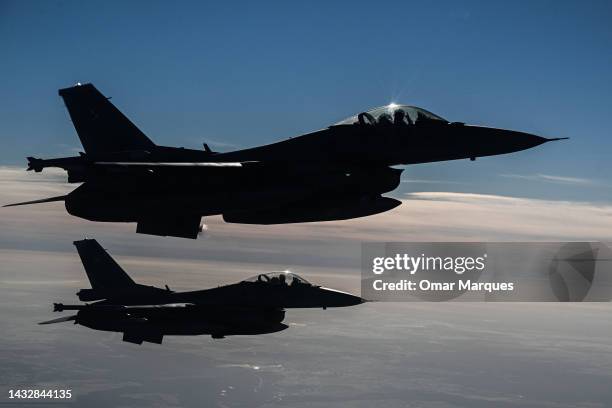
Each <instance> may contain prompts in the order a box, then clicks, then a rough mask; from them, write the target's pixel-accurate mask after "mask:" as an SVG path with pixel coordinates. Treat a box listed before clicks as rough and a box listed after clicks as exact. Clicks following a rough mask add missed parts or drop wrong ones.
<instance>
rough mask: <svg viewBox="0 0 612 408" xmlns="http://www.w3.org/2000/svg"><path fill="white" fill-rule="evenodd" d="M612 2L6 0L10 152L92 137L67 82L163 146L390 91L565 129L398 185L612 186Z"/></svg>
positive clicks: (420, 171)
mask: <svg viewBox="0 0 612 408" xmlns="http://www.w3.org/2000/svg"><path fill="white" fill-rule="evenodd" d="M611 15H612V6H611V5H610V3H609V2H605V1H603V2H589V4H588V7H587V6H585V5H584V4H581V3H579V2H557V1H535V2H530V3H529V4H525V3H508V2H485V1H481V2H479V1H476V2H455V1H451V2H444V1H437V2H393V1H389V2H386V3H385V4H384V6H378V5H374V4H372V3H371V2H361V3H360V2H355V1H352V2H326V3H322V2H320V3H317V4H311V3H300V4H292V3H287V2H263V3H262V2H258V3H251V2H229V3H222V2H216V3H206V2H180V3H179V5H177V6H174V5H171V4H168V3H167V2H129V3H124V2H104V6H103V7H101V6H100V3H99V2H95V1H92V2H70V1H44V2H13V1H2V2H0V50H1V51H2V56H3V58H2V59H3V63H2V64H1V65H0V77H1V78H4V80H2V81H0V92H1V93H2V95H3V96H4V100H5V102H4V103H3V104H2V109H0V123H2V126H1V127H0V137H1V138H2V140H3V141H4V142H5V143H4V146H3V149H2V150H1V151H0V163H2V164H7V165H18V166H24V164H25V157H26V156H30V155H34V156H37V157H54V156H63V155H74V154H76V152H77V151H79V150H80V149H81V147H80V145H79V142H78V138H77V137H76V133H75V132H74V129H73V128H72V125H71V123H70V121H69V118H68V114H67V112H66V111H65V109H64V106H63V103H62V102H61V99H60V98H59V96H58V95H57V90H58V89H59V88H63V87H67V86H71V85H73V84H75V83H76V82H92V83H94V84H95V85H96V86H97V87H98V89H100V90H101V91H102V92H103V93H104V94H105V95H107V96H111V97H113V102H114V103H115V104H116V105H117V106H118V107H119V108H120V109H121V110H122V111H123V112H124V113H125V114H126V115H127V116H128V117H130V118H131V119H132V120H133V121H134V122H135V123H136V124H137V125H138V126H139V127H140V128H141V129H142V130H143V131H144V132H145V133H146V134H147V135H148V136H149V137H151V138H152V139H153V140H154V141H156V142H157V143H159V144H164V145H170V146H184V147H192V148H201V146H202V143H203V142H208V143H209V144H210V145H211V146H213V147H214V148H216V149H218V150H221V151H228V150H233V149H236V148H243V147H250V146H256V145H259V144H262V143H268V142H273V141H276V140H281V139H284V138H288V137H291V136H296V135H298V134H302V133H306V132H309V131H314V130H317V129H320V128H322V127H325V126H327V125H329V124H332V123H335V122H337V121H339V120H341V119H343V118H345V117H348V116H351V115H353V114H356V113H358V112H361V111H364V110H367V109H369V108H372V107H375V106H380V105H385V104H387V103H389V102H398V103H405V104H409V105H416V106H421V107H423V108H426V109H428V110H430V111H432V112H434V113H437V114H439V115H441V116H442V117H445V118H447V119H448V120H451V121H461V122H466V123H472V124H483V125H488V126H494V127H502V128H508V129H515V130H523V131H527V132H532V133H536V134H540V135H543V136H547V137H570V138H571V139H570V140H569V141H564V142H558V143H554V144H552V143H551V144H547V145H543V146H540V147H538V148H536V149H532V150H529V151H526V152H521V153H517V154H512V155H507V156H501V157H493V158H482V159H478V160H477V161H476V162H474V163H470V162H468V161H467V160H462V161H455V162H450V163H444V164H442V163H437V164H425V165H417V166H410V167H409V168H408V169H407V171H406V172H405V173H404V178H405V182H404V183H403V184H402V187H401V189H400V192H408V191H432V190H433V191H455V192H474V193H493V194H501V195H512V196H523V197H539V198H553V199H570V200H577V199H578V200H587V201H610V199H611V198H612V185H610V182H609V180H608V177H606V175H607V174H610V171H611V170H612V164H611V162H610V160H608V158H609V151H610V148H611V147H612V142H611V138H610V135H611V134H612V131H611V130H612V125H611V124H610V121H609V120H608V118H609V117H610V114H612V81H610V80H609V75H610V74H609V73H610V69H611V68H612V53H611V52H610V45H609V44H610V43H611V42H612V29H611V28H610V25H609V21H610V16H611Z"/></svg>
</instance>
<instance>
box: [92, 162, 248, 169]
mask: <svg viewBox="0 0 612 408" xmlns="http://www.w3.org/2000/svg"><path fill="white" fill-rule="evenodd" d="M250 163H256V162H253V161H249V162H189V163H187V162H173V163H171V162H101V161H100V162H95V163H94V166H97V167H128V168H129V167H134V168H142V167H144V168H150V169H155V168H165V167H192V168H196V167H244V166H245V165H248V164H250Z"/></svg>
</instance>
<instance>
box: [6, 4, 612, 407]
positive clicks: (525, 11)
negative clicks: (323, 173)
mask: <svg viewBox="0 0 612 408" xmlns="http://www.w3.org/2000/svg"><path fill="white" fill-rule="evenodd" d="M611 17H612V5H611V4H610V3H609V2H595V1H593V2H589V3H588V4H584V3H579V2H553V1H534V2H489V1H473V2H454V1H453V2H450V1H449V2H444V1H438V2H424V1H421V2H392V1H389V2H385V3H384V4H382V5H381V4H375V3H373V2H356V1H352V2H326V3H323V2H320V3H318V4H317V3H312V2H299V3H290V2H258V3H252V2H244V3H242V2H237V1H235V2H225V3H223V2H215V3H205V2H188V1H184V2H178V3H174V2H173V3H169V2H113V1H110V2H94V1H92V2H76V1H74V2H70V1H38V2H37V1H31V2H17V1H3V0H0V51H1V54H0V55H2V63H0V78H2V79H1V80H0V95H2V96H3V102H1V103H0V140H1V141H2V142H3V145H2V149H0V193H1V194H0V197H1V202H0V204H6V203H11V202H17V201H25V200H31V199H37V198H43V197H49V196H55V195H61V194H65V193H66V192H68V191H70V190H72V189H73V188H74V185H68V184H67V183H66V178H65V174H64V173H63V172H62V171H54V170H53V169H45V171H44V172H43V173H30V172H25V171H24V169H25V157H26V156H30V155H33V156H37V157H45V158H49V157H55V156H64V155H74V154H77V152H78V151H79V150H80V149H81V147H80V145H79V142H78V138H77V136H76V133H75V131H74V129H73V127H72V124H71V123H70V121H69V118H68V114H67V112H66V110H65V108H64V106H63V103H62V101H61V99H60V98H59V96H58V95H57V90H58V89H59V88H63V87H67V86H71V85H73V84H74V83H76V82H92V83H94V84H95V85H96V87H98V89H99V90H101V91H102V92H103V93H104V94H105V95H107V96H112V97H113V99H112V101H113V103H114V104H115V105H116V106H117V107H118V108H119V109H121V110H122V112H124V113H125V114H126V115H127V116H128V117H129V118H130V119H132V120H133V121H134V122H135V123H136V124H137V125H138V126H139V127H140V128H141V130H143V131H144V132H145V133H146V134H147V135H148V136H149V137H151V138H152V139H153V140H154V141H155V142H156V143H158V144H162V145H169V146H185V147H191V148H201V146H202V143H203V142H207V143H209V144H210V145H211V146H212V147H213V148H215V149H217V150H220V151H229V150H233V149H238V148H244V147H249V146H255V145H259V144H263V143H269V142H273V141H276V140H280V139H283V138H287V137H291V136H295V135H299V134H302V133H306V132H309V131H313V130H317V129H320V128H322V127H325V126H327V125H329V124H331V123H334V122H337V121H339V120H341V119H343V118H345V117H348V116H351V115H354V114H355V113H358V112H360V111H364V110H367V109H369V108H371V107H374V106H380V105H384V104H387V103H389V102H397V103H405V104H410V105H416V106H421V107H423V108H425V109H427V110H430V111H432V112H434V113H436V114H439V115H441V116H442V117H445V118H447V119H448V120H451V121H462V122H466V123H471V124H482V125H488V126H494V127H502V128H509V129H514V130H522V131H527V132H532V133H536V134H540V135H543V136H548V137H570V140H568V141H563V142H555V143H547V144H545V145H542V146H539V147H537V148H534V149H530V150H528V151H524V152H519V153H516V154H511V155H505V156H497V157H491V158H479V159H478V160H476V161H475V162H470V161H468V160H462V161H455V162H449V163H433V164H424V165H416V166H408V167H406V170H405V171H404V173H403V180H402V183H401V186H400V188H398V189H397V190H396V191H395V192H394V193H393V195H394V196H395V197H397V198H399V199H401V200H402V205H401V206H399V207H398V208H396V209H394V210H392V211H389V212H387V213H383V214H378V215H375V216H371V217H367V218H362V219H356V220H349V221H338V222H330V223H313V224H293V225H285V226H250V225H238V224H225V223H223V221H222V220H221V219H220V218H219V217H207V218H206V219H205V220H204V222H205V224H206V226H207V229H206V231H205V232H204V234H203V235H202V236H200V237H199V239H198V240H186V239H179V238H160V237H154V236H146V235H140V234H135V233H134V230H135V225H133V224H104V223H93V222H89V221H85V220H81V219H78V218H75V217H71V216H69V215H68V214H66V212H65V209H64V208H63V205H62V203H48V204H41V205H38V206H24V207H14V208H0V333H2V336H0V393H1V394H0V402H4V401H5V399H3V398H5V395H6V390H7V389H9V388H12V387H24V386H38V387H55V388H72V389H73V390H74V393H75V395H76V396H77V398H78V399H77V402H76V404H77V405H74V404H73V405H71V406H81V405H83V406H91V407H103V406H109V405H112V406H130V407H131V406H143V407H144V406H146V407H151V406H164V407H166V406H171V407H175V406H176V407H178V406H217V407H227V406H249V407H250V406H261V407H274V406H281V405H282V406H286V405H287V404H290V405H292V406H297V407H330V406H338V407H346V406H354V407H369V406H372V405H376V406H381V407H398V406H406V405H407V403H411V404H413V405H414V406H422V407H432V408H433V407H435V408H446V407H480V406H482V407H488V406H491V405H495V406H501V407H526V406H529V407H588V408H592V407H606V406H610V405H612V392H610V389H609V386H608V384H610V381H611V380H612V378H611V374H610V373H612V361H611V360H610V355H611V351H612V350H611V349H610V338H611V337H612V326H610V324H609V320H610V312H611V307H610V306H609V304H598V303H595V304H558V303H553V304H543V303H533V304H532V303H526V304H518V303H511V304H490V303H486V304H467V303H466V304H460V305H457V304H450V303H440V304H430V303H412V302H411V303H366V304H364V305H359V306H357V307H354V308H345V309H337V310H332V309H328V310H325V311H323V310H291V311H288V312H287V318H286V321H285V323H287V324H288V325H289V329H287V330H285V331H283V332H280V333H275V334H271V335H264V336H245V337H233V338H228V339H224V340H221V341H217V340H212V339H210V338H209V337H204V336H199V337H168V338H165V339H164V343H163V344H162V345H154V344H144V345H142V346H136V345H133V344H128V343H124V342H122V341H121V336H120V335H118V334H115V333H105V332H96V331H93V330H89V329H86V328H84V327H81V326H78V325H72V324H56V325H48V326H39V325H37V324H36V323H37V322H40V321H44V320H49V319H51V318H54V317H57V314H54V313H52V311H51V308H52V306H51V304H52V303H53V302H65V303H70V302H73V301H76V297H75V293H76V291H77V290H78V289H80V288H85V287H87V285H88V282H87V280H86V278H85V274H84V272H83V269H82V266H81V263H80V261H79V258H78V256H77V254H76V251H75V248H74V246H73V245H72V241H74V240H78V239H82V238H83V237H85V236H87V237H90V238H96V239H98V240H99V241H100V242H101V244H102V245H103V246H104V247H105V248H107V249H108V250H109V251H110V253H111V254H112V255H113V256H114V257H115V258H116V259H117V260H118V262H119V263H120V264H121V265H122V266H124V268H125V269H126V270H127V271H128V273H129V274H130V276H132V277H133V278H134V280H136V281H137V282H139V283H143V284H149V285H156V286H163V285H164V284H168V285H169V286H170V287H171V288H172V289H175V290H190V289H199V288H207V287H214V286H216V285H221V284H225V283H231V282H235V281H239V280H241V279H244V278H248V277H249V276H252V275H256V274H258V273H262V272H268V271H271V270H285V269H290V270H292V271H293V272H296V273H298V274H300V275H302V276H304V277H305V278H306V279H308V280H309V281H312V282H314V283H317V284H322V285H325V286H329V287H332V288H336V289H340V290H345V291H350V292H354V293H358V292H359V285H360V270H359V269H360V261H361V259H360V246H361V243H362V242H371V241H379V242H384V241H581V240H585V241H604V242H612V217H611V215H612V182H610V180H609V176H608V175H609V174H610V171H611V170H612V164H611V161H610V160H609V157H610V154H609V153H610V148H611V147H612V141H611V140H612V139H610V135H611V134H612V132H611V130H612V124H611V122H610V120H609V118H610V117H611V114H612V92H611V91H612V89H611V88H612V85H611V81H610V72H612V70H611V69H610V68H612V52H610V44H612V28H610V24H609V22H610V20H611Z"/></svg>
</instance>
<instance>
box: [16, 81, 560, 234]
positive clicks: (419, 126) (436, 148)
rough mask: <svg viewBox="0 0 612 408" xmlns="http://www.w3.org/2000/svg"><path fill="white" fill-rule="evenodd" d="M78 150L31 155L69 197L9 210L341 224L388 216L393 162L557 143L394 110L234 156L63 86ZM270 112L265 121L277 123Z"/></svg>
mask: <svg viewBox="0 0 612 408" xmlns="http://www.w3.org/2000/svg"><path fill="white" fill-rule="evenodd" d="M59 94H60V96H61V97H62V98H63V99H64V103H65V104H66V108H67V109H68V112H69V114H70V118H71V119H72V122H73V124H74V127H75V129H76V132H77V134H78V136H79V138H80V140H81V144H82V145H83V150H84V152H82V153H80V155H79V156H73V157H60V158H51V159H39V158H34V157H28V170H34V171H36V172H40V171H42V170H43V169H45V168H47V167H59V168H61V169H64V170H66V172H67V173H68V182H70V183H82V184H81V185H80V186H79V187H77V188H76V189H75V190H73V191H72V192H70V193H69V194H67V195H64V196H59V197H51V198H45V199H41V200H34V201H28V202H24V203H16V204H10V205H23V204H35V203H44V202H51V201H63V202H64V204H65V206H66V210H67V211H68V213H70V214H72V215H74V216H77V217H81V218H84V219H87V220H91V221H101V222H135V223H136V232H138V233H142V234H152V235H161V236H174V237H184V238H193V239H195V238H197V236H198V233H199V231H201V229H202V225H201V219H202V217H206V216H212V215H222V216H223V219H224V221H225V222H230V223H241V224H285V223H300V222H313V221H332V220H345V219H350V218H357V217H365V216H369V215H373V214H378V213H381V212H384V211H389V210H391V209H393V208H395V207H397V206H398V205H400V204H401V201H399V200H396V199H394V198H391V197H385V196H383V194H385V193H388V192H390V191H392V190H394V189H395V188H397V186H398V185H399V183H400V176H401V173H402V171H403V170H402V169H398V168H395V167H392V166H396V165H405V164H415V163H429V162H437V161H445V160H457V159H470V160H475V159H476V158H477V157H482V156H491V155H497V154H505V153H512V152H517V151H520V150H524V149H529V148H532V147H535V146H538V145H541V144H543V143H546V142H549V141H552V140H559V138H545V137H541V136H537V135H533V134H529V133H524V132H518V131H512V130H506V129H497V128H492V127H485V126H475V125H467V124H464V123H462V122H449V121H447V120H446V119H444V118H442V117H441V116H439V115H436V114H434V113H431V112H429V111H427V110H425V109H422V108H419V107H416V106H408V105H398V104H394V103H392V104H389V105H386V106H382V107H380V108H375V109H371V110H368V111H366V112H362V113H360V114H358V115H355V116H352V117H350V118H348V119H346V120H343V121H341V122H338V123H336V124H333V125H330V126H327V127H325V128H324V129H321V130H317V131H314V132H310V133H306V134H303V135H300V136H297V137H293V138H290V139H286V140H283V141H280V142H277V143H272V144H269V145H264V146H257V147H253V148H249V149H243V150H236V151H232V152H225V153H220V152H213V151H212V150H211V149H210V148H209V147H208V146H207V145H206V144H204V150H194V149H185V148H182V147H181V148H178V147H168V146H160V145H157V144H155V143H153V141H152V140H151V139H149V138H148V137H147V136H146V135H145V134H144V133H143V132H141V131H140V130H139V129H138V128H137V127H136V126H135V125H134V123H132V122H131V121H130V120H129V119H128V118H127V117H125V116H124V115H123V114H122V113H121V112H120V111H119V110H118V109H117V108H116V107H115V106H114V105H113V104H112V103H111V102H110V101H109V99H110V98H106V97H105V96H104V95H102V93H100V92H99V91H98V90H97V89H96V88H95V87H94V86H93V85H92V84H82V85H81V84H77V85H76V86H74V87H70V88H65V89H61V90H60V91H59ZM275 118H276V115H275V114H274V112H271V113H270V115H267V116H266V117H265V118H262V120H267V121H274V120H275Z"/></svg>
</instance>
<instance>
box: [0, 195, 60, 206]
mask: <svg viewBox="0 0 612 408" xmlns="http://www.w3.org/2000/svg"><path fill="white" fill-rule="evenodd" d="M65 199H66V196H65V195H63V196H57V197H49V198H43V199H41V200H33V201H24V202H22V203H14V204H6V205H3V206H2V207H16V206H18V205H28V204H40V203H51V202H53V201H64V200H65Z"/></svg>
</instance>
